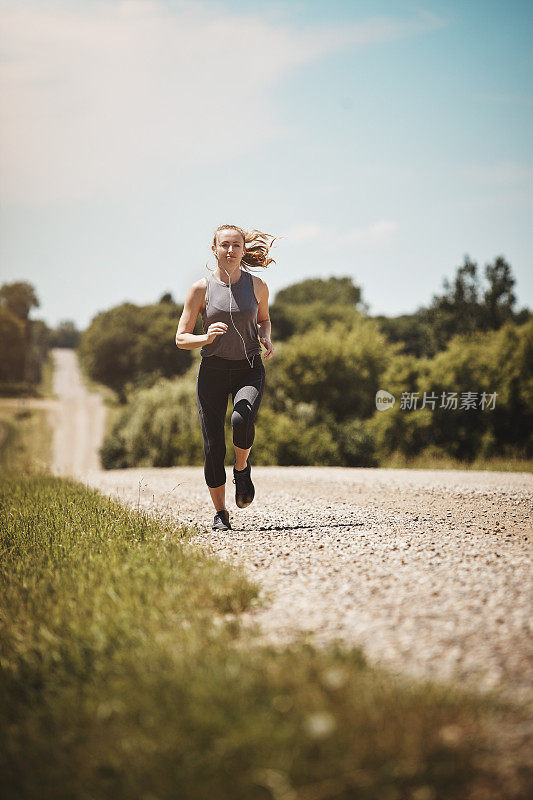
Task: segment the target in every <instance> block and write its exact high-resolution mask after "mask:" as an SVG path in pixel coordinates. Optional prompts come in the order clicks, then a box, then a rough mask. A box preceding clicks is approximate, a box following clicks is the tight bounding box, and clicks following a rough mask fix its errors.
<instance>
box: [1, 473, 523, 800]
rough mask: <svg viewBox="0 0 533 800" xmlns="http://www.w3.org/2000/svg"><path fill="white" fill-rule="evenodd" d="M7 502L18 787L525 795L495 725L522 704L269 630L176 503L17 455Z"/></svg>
mask: <svg viewBox="0 0 533 800" xmlns="http://www.w3.org/2000/svg"><path fill="white" fill-rule="evenodd" d="M0 509H1V515H2V519H1V543H0V547H1V553H2V561H3V566H2V571H1V577H0V598H1V600H0V628H1V635H0V703H1V707H2V709H3V713H2V717H1V721H0V794H1V795H2V797H3V798H5V800H12V799H13V800H14V798H17V799H20V798H35V797H39V798H43V800H46V799H47V798H53V799H54V800H62V798H65V800H66V798H69V800H71V799H72V798H83V799H85V798H87V799H88V798H92V799H93V800H99V799H100V798H109V797H113V798H114V800H121V799H122V798H123V799H124V800H128V799H129V798H132V799H133V798H147V799H148V798H150V799H153V798H158V799H160V800H165V799H166V798H169V800H170V798H191V800H195V799H196V798H216V800H219V799H220V800H226V798H227V800H240V799H241V798H242V799H243V800H245V799H246V800H256V798H257V800H263V799H265V800H266V799H267V798H275V799H276V800H328V798H331V800H333V798H335V799H338V800H341V799H342V800H344V799H346V800H348V798H358V800H359V799H360V800H408V799H410V800H444V799H446V798H450V799H451V798H461V800H465V798H472V800H498V799H499V798H502V800H503V798H506V799H507V800H508V799H509V798H525V797H526V796H527V794H526V791H527V786H526V776H525V775H524V774H520V772H519V769H518V768H514V767H513V769H507V771H506V770H505V769H503V767H501V759H500V757H499V751H498V747H497V745H496V744H495V741H494V737H493V735H492V734H489V733H488V731H489V730H491V731H492V730H494V726H495V725H496V726H498V725H499V724H500V722H501V723H502V724H504V723H505V720H506V719H508V718H509V715H511V716H513V718H514V715H515V714H516V713H517V712H514V711H512V710H511V709H506V708H505V707H504V706H502V705H500V704H498V703H497V702H496V700H494V699H490V698H488V697H485V698H482V697H475V696H472V695H469V694H466V693H464V692H462V691H460V690H459V689H457V688H451V687H439V686H437V685H435V684H432V683H416V684H415V683H409V682H407V681H403V682H402V681H399V680H398V679H396V678H393V677H391V675H390V674H388V673H387V672H385V671H384V670H378V669H375V668H371V667H370V666H368V665H367V664H366V663H365V660H364V658H363V656H362V654H361V652H360V651H359V650H356V649H354V650H349V651H346V650H341V649H337V648H329V649H327V650H315V649H314V648H313V647H311V646H309V645H299V646H296V645H295V646H293V647H290V648H283V649H276V648H272V647H270V648H269V647H259V646H254V643H253V638H250V636H251V635H250V634H249V633H245V632H244V631H243V630H241V627H240V624H239V619H238V614H239V612H240V611H241V610H243V609H246V608H249V607H250V606H251V605H252V604H253V603H254V602H255V601H256V597H257V590H256V587H255V586H254V585H253V584H251V583H250V582H249V581H248V580H247V579H246V577H245V576H244V574H243V573H242V572H241V571H240V570H239V569H236V568H235V567H233V566H229V565H225V564H223V563H222V562H220V561H218V560H215V559H213V558H211V557H210V556H209V555H208V554H207V553H205V552H203V551H201V550H198V549H197V548H193V547H191V546H189V545H188V543H187V538H188V531H187V530H186V529H180V528H177V527H176V526H175V525H174V524H173V523H172V522H171V521H170V520H169V519H168V518H161V519H156V518H154V517H152V516H147V515H146V514H144V513H143V512H142V511H132V510H128V509H126V508H124V507H122V506H121V505H119V504H118V503H117V502H116V501H114V500H112V499H110V498H105V497H103V496H101V495H99V494H98V493H97V492H96V491H93V490H89V489H87V488H85V487H83V486H82V485H80V484H77V483H74V482H71V481H68V480H64V479H58V478H52V477H50V476H46V475H33V476H21V475H15V474H12V473H5V474H4V475H3V476H2V480H1V483H0ZM289 611H290V610H289ZM524 787H526V788H524Z"/></svg>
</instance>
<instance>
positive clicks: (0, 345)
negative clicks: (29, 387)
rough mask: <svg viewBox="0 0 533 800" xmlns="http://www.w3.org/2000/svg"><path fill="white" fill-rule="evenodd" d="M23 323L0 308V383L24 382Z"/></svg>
mask: <svg viewBox="0 0 533 800" xmlns="http://www.w3.org/2000/svg"><path fill="white" fill-rule="evenodd" d="M25 345H26V342H25V331H24V323H23V322H22V320H20V319H19V318H18V317H17V316H15V314H13V313H12V312H11V311H10V310H9V309H8V308H6V307H5V306H0V381H2V382H6V383H7V382H11V381H23V380H24V354H25Z"/></svg>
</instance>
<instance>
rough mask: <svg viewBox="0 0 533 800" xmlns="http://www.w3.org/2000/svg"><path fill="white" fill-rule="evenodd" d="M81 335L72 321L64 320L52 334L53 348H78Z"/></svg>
mask: <svg viewBox="0 0 533 800" xmlns="http://www.w3.org/2000/svg"><path fill="white" fill-rule="evenodd" d="M80 338H81V333H80V331H79V330H78V329H77V327H76V325H75V324H74V322H73V321H72V320H70V319H66V320H63V321H62V322H60V323H59V325H58V326H57V328H56V329H55V330H52V331H51V333H50V345H51V347H70V348H74V347H77V346H78V345H79V343H80Z"/></svg>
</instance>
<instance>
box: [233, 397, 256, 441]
mask: <svg viewBox="0 0 533 800" xmlns="http://www.w3.org/2000/svg"><path fill="white" fill-rule="evenodd" d="M254 419H255V414H254V410H253V408H252V405H251V403H250V402H249V401H248V400H239V402H238V403H236V404H235V407H234V409H233V413H232V415H231V427H232V428H233V443H234V444H236V445H237V447H240V448H242V449H246V448H248V447H251V445H252V442H253V437H254V432H255V427H254Z"/></svg>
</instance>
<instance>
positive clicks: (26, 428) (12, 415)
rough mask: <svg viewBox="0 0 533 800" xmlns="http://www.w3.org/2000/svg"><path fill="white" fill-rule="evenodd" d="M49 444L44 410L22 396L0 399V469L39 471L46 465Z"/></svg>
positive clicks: (49, 450)
mask: <svg viewBox="0 0 533 800" xmlns="http://www.w3.org/2000/svg"><path fill="white" fill-rule="evenodd" d="M51 447H52V430H51V427H50V425H49V424H48V420H47V415H46V411H44V410H41V409H38V408H31V407H30V406H29V405H28V403H27V401H26V400H24V399H23V398H20V399H15V398H9V399H8V398H0V469H12V470H19V471H21V472H35V471H37V472H39V471H42V470H44V469H46V468H47V467H48V466H49V464H50V458H51Z"/></svg>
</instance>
